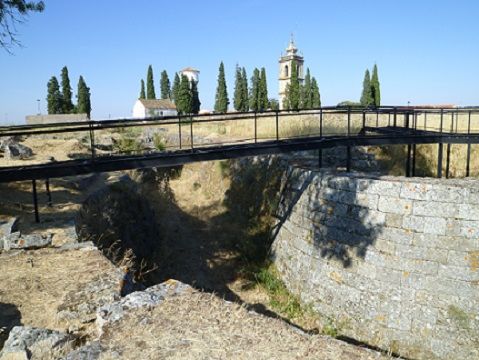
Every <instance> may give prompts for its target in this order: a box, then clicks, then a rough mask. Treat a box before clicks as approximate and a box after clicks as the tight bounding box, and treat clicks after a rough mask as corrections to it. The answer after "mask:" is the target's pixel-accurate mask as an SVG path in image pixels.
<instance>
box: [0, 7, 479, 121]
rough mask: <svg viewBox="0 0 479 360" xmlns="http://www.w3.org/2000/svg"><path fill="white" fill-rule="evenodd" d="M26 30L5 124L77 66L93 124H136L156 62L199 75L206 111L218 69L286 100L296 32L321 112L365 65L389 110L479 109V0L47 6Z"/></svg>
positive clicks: (6, 58) (9, 69)
mask: <svg viewBox="0 0 479 360" xmlns="http://www.w3.org/2000/svg"><path fill="white" fill-rule="evenodd" d="M45 4H46V9H45V12H44V13H41V14H33V15H31V16H30V17H29V19H28V20H27V22H26V23H25V24H23V25H20V26H19V28H18V31H19V33H20V37H19V38H20V40H21V42H22V43H23V45H24V47H23V48H15V49H14V55H9V54H8V53H6V52H5V51H3V50H0V69H1V80H0V95H1V96H0V123H5V122H8V123H23V121H24V117H25V115H27V114H34V113H36V112H37V101H36V100H37V99H41V111H42V113H45V111H46V100H45V98H46V89H47V88H46V84H47V82H48V80H49V78H50V77H51V76H52V75H56V76H57V77H60V70H61V68H62V67H63V66H64V65H67V66H68V69H69V72H70V79H71V82H72V87H73V90H74V93H76V85H77V82H78V77H79V75H80V74H81V75H83V76H84V78H85V80H86V82H87V84H88V86H89V87H90V88H91V96H92V107H93V111H92V116H93V118H94V119H101V118H108V117H109V116H111V117H112V118H113V117H126V116H130V115H131V110H132V106H133V103H134V101H135V99H136V98H137V97H138V94H139V90H140V79H141V78H145V77H146V70H147V67H148V65H149V64H152V65H153V70H154V74H155V85H156V90H157V94H159V78H160V76H159V75H160V72H161V71H162V70H163V69H166V70H167V71H168V73H169V75H170V79H172V78H173V75H174V72H175V71H178V70H180V69H182V68H184V67H186V66H192V67H196V68H198V69H199V70H200V71H201V74H200V83H199V91H200V100H201V102H202V108H207V109H211V108H212V107H213V102H214V95H215V87H216V78H217V74H218V66H219V63H220V61H221V60H223V61H224V63H225V68H226V75H227V84H228V92H229V95H230V98H231V97H232V95H233V88H234V68H235V65H236V64H237V63H238V64H240V65H241V66H244V67H246V69H247V72H248V76H250V75H251V73H252V70H253V68H254V67H262V66H264V67H265V68H266V72H267V77H268V88H269V96H270V97H277V91H278V84H277V76H278V58H279V56H280V54H281V52H282V51H283V50H284V48H285V47H286V46H287V44H288V40H289V37H290V33H291V32H294V34H295V39H296V44H297V46H298V48H299V49H300V51H302V52H303V55H304V58H305V66H307V67H309V68H310V70H311V73H312V75H314V76H315V77H316V78H317V79H318V82H319V86H320V91H321V97H322V103H323V105H334V104H337V103H338V102H339V101H343V100H358V98H359V96H360V92H361V86H362V80H363V76H364V71H365V69H366V68H368V67H369V68H371V67H372V66H373V64H374V63H375V62H376V63H377V64H378V67H379V78H380V82H381V91H382V102H383V104H406V103H407V101H410V102H411V104H426V103H427V104H432V103H453V104H458V105H472V104H475V105H479V86H478V84H479V41H478V35H479V21H478V20H477V16H478V14H479V1H476V0H469V1H466V0H456V1H452V0H451V1H445V0H422V1H419V0H415V1H412V0H402V1H383V0H362V1H356V0H350V1H346V0H338V1H322V0H308V1H306V0H304V1H301V0H298V1H291V0H289V1H286V0H263V1H262V0H241V1H240V0H237V1H231V0H230V1H225V0H223V1H219V0H215V1H213V0H203V1H193V0H183V1H153V0H149V1H147V0H136V1H131V0H130V1H126V0H116V1H112V0H102V1H98V0H96V1H94V0H83V1H72V0H68V1H65V0H45Z"/></svg>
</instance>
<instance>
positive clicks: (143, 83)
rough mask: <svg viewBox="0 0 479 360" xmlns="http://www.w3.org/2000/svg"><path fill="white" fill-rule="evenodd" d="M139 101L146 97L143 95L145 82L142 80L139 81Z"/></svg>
mask: <svg viewBox="0 0 479 360" xmlns="http://www.w3.org/2000/svg"><path fill="white" fill-rule="evenodd" d="M139 99H146V95H145V82H144V81H143V79H141V89H140V97H139Z"/></svg>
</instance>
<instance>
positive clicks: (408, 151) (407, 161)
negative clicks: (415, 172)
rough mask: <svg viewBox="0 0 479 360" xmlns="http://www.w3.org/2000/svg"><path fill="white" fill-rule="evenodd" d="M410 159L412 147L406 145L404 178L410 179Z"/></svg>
mask: <svg viewBox="0 0 479 360" xmlns="http://www.w3.org/2000/svg"><path fill="white" fill-rule="evenodd" d="M411 157H412V145H411V144H407V156H406V177H411Z"/></svg>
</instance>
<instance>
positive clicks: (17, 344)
mask: <svg viewBox="0 0 479 360" xmlns="http://www.w3.org/2000/svg"><path fill="white" fill-rule="evenodd" d="M73 340H74V338H73V337H72V336H71V335H69V334H65V333H62V332H59V331H54V330H48V329H40V328H34V327H30V326H15V327H14V328H13V329H12V330H11V331H10V334H9V335H8V339H7V341H6V342H5V344H4V346H3V350H2V351H1V352H0V360H6V359H46V358H48V359H51V358H55V357H59V356H62V355H64V354H66V353H67V352H69V351H71V350H72V343H73Z"/></svg>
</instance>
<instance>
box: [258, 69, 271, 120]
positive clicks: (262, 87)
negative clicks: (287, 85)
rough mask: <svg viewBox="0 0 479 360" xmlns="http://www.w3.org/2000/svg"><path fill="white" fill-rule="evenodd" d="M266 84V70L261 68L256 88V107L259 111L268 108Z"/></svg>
mask: <svg viewBox="0 0 479 360" xmlns="http://www.w3.org/2000/svg"><path fill="white" fill-rule="evenodd" d="M268 105H269V101H268V84H267V83H266V70H265V69H264V67H262V68H261V74H260V78H259V89H258V108H259V111H264V110H268Z"/></svg>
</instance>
